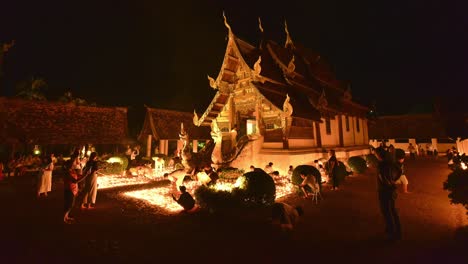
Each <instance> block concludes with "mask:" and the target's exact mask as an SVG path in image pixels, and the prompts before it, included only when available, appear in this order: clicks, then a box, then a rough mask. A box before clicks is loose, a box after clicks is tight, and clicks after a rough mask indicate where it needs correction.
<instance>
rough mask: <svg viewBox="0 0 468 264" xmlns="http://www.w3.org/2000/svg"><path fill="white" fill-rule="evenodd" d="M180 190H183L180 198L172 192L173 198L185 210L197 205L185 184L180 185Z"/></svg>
mask: <svg viewBox="0 0 468 264" xmlns="http://www.w3.org/2000/svg"><path fill="white" fill-rule="evenodd" d="M179 190H180V191H181V192H182V194H181V195H180V196H179V199H176V197H175V196H174V194H172V199H174V201H176V202H177V203H178V204H180V206H182V207H183V208H184V211H185V212H188V211H190V210H192V209H194V207H195V200H194V199H193V197H192V195H190V193H188V192H187V189H186V188H185V186H179Z"/></svg>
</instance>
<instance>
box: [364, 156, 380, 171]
mask: <svg viewBox="0 0 468 264" xmlns="http://www.w3.org/2000/svg"><path fill="white" fill-rule="evenodd" d="M378 162H379V161H378V160H377V157H375V155H374V154H367V155H366V163H367V165H369V167H372V168H376V167H377V164H378Z"/></svg>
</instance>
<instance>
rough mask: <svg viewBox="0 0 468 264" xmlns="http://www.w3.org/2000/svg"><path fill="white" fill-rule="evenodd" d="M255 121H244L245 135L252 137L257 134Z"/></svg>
mask: <svg viewBox="0 0 468 264" xmlns="http://www.w3.org/2000/svg"><path fill="white" fill-rule="evenodd" d="M255 123H256V121H255V120H254V119H247V120H246V133H247V135H253V134H255V133H257V127H256V124H255Z"/></svg>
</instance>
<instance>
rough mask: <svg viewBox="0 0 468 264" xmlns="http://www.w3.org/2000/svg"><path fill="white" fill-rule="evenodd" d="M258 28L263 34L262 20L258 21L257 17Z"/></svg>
mask: <svg viewBox="0 0 468 264" xmlns="http://www.w3.org/2000/svg"><path fill="white" fill-rule="evenodd" d="M258 28H259V29H260V32H262V33H263V27H262V20H261V19H260V17H258Z"/></svg>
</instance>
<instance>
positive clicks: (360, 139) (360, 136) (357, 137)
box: [353, 117, 365, 145]
mask: <svg viewBox="0 0 468 264" xmlns="http://www.w3.org/2000/svg"><path fill="white" fill-rule="evenodd" d="M353 122H354V145H363V144H365V143H364V142H365V141H364V122H363V120H362V119H361V118H359V117H353ZM357 122H359V131H358V130H357V124H356V123H357Z"/></svg>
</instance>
